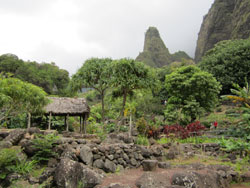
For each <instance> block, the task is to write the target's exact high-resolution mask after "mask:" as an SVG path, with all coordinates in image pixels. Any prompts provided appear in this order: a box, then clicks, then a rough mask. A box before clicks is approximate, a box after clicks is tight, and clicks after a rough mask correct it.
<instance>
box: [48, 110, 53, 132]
mask: <svg viewBox="0 0 250 188" xmlns="http://www.w3.org/2000/svg"><path fill="white" fill-rule="evenodd" d="M51 116H52V114H51V112H50V113H49V127H48V129H49V130H50V128H51Z"/></svg>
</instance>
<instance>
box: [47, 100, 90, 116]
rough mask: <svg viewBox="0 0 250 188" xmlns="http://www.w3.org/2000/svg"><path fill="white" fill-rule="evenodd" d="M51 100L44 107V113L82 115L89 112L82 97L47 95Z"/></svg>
mask: <svg viewBox="0 0 250 188" xmlns="http://www.w3.org/2000/svg"><path fill="white" fill-rule="evenodd" d="M48 98H49V99H50V100H51V102H50V103H49V104H48V105H47V106H46V107H45V114H50V113H51V114H52V115H55V116H66V115H70V116H82V115H83V114H89V112H90V108H89V106H88V104H87V101H86V100H85V99H84V98H68V97H48Z"/></svg>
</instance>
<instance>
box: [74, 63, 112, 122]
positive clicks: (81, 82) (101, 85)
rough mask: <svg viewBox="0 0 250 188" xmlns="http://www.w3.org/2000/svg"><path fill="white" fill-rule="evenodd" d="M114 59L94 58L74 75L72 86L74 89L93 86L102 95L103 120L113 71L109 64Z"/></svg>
mask: <svg viewBox="0 0 250 188" xmlns="http://www.w3.org/2000/svg"><path fill="white" fill-rule="evenodd" d="M111 61H112V59H109V58H103V59H99V58H92V59H89V60H87V61H85V63H84V64H83V65H82V67H81V68H80V69H79V70H78V71H77V73H76V74H75V75H73V77H72V81H71V84H70V85H71V87H72V89H73V90H74V91H76V90H81V89H82V88H83V87H85V88H88V87H90V88H93V89H95V90H96V91H97V92H99V94H100V95H101V99H102V120H104V112H105V109H104V95H105V92H106V90H107V89H108V88H109V80H110V74H111V72H110V71H109V70H108V65H109V64H110V63H111Z"/></svg>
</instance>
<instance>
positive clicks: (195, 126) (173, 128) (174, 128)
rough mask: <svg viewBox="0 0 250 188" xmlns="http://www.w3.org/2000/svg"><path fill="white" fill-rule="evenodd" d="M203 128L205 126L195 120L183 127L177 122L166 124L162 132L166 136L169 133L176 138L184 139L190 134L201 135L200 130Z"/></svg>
mask: <svg viewBox="0 0 250 188" xmlns="http://www.w3.org/2000/svg"><path fill="white" fill-rule="evenodd" d="M204 129H205V127H204V126H203V125H201V123H200V122H199V121H196V122H194V123H190V124H189V125H187V126H186V127H185V128H184V127H183V126H181V125H178V124H175V125H166V126H165V127H164V130H163V132H164V134H166V136H169V135H170V134H171V135H174V136H175V137H176V138H181V139H185V138H188V137H191V136H196V135H201V134H202V132H201V131H202V130H204Z"/></svg>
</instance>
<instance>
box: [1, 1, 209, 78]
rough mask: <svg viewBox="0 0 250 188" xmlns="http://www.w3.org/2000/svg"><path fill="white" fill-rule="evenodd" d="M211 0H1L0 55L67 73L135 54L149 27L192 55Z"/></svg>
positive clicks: (170, 45)
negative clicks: (98, 60)
mask: <svg viewBox="0 0 250 188" xmlns="http://www.w3.org/2000/svg"><path fill="white" fill-rule="evenodd" d="M213 1H214V0H0V23H1V29H0V54H4V53H13V54H15V55H17V56H18V57H19V58H20V59H23V60H31V61H37V62H39V63H40V62H47V63H50V62H55V63H56V64H57V65H58V66H59V67H60V68H63V69H66V70H68V71H69V72H70V73H71V74H73V73H75V72H76V70H77V69H78V68H79V67H81V65H82V63H83V62H84V61H85V60H86V59H88V58H91V57H111V58H114V59H118V58H123V57H130V58H136V56H137V55H138V54H139V52H141V51H142V49H143V42H144V34H145V31H146V30H147V28H148V27H149V26H155V27H157V28H158V30H159V32H160V34H161V37H162V39H163V40H164V42H165V44H166V46H167V47H168V48H169V50H170V52H171V53H174V52H176V51H178V50H183V51H186V52H187V53H188V54H189V55H190V56H192V57H193V56H194V51H195V46H196V40H197V36H198V32H199V29H200V25H201V23H202V19H203V16H204V15H205V14H206V13H207V12H208V10H209V8H210V7H211V5H212V3H213Z"/></svg>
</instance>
